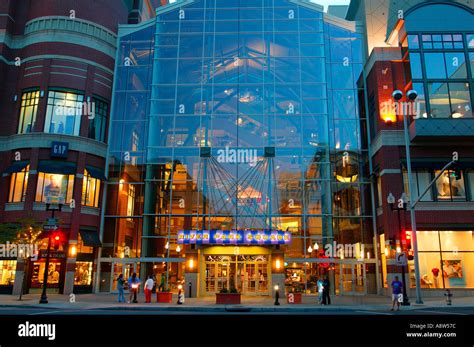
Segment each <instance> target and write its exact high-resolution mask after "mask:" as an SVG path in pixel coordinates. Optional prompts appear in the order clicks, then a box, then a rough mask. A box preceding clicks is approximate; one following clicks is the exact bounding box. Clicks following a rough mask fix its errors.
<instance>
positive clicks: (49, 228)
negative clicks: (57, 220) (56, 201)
mask: <svg viewBox="0 0 474 347" xmlns="http://www.w3.org/2000/svg"><path fill="white" fill-rule="evenodd" d="M58 229H59V226H58V225H57V224H45V225H43V230H44V231H54V230H58Z"/></svg>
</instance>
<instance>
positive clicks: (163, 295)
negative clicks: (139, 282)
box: [156, 292, 173, 304]
mask: <svg viewBox="0 0 474 347" xmlns="http://www.w3.org/2000/svg"><path fill="white" fill-rule="evenodd" d="M172 301H173V293H171V292H158V293H156V302H162V303H166V304H171V302H172Z"/></svg>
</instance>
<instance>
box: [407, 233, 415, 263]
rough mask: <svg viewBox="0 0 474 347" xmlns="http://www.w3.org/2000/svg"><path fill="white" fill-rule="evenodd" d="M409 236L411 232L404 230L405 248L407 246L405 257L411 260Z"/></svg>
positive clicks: (411, 251)
mask: <svg viewBox="0 0 474 347" xmlns="http://www.w3.org/2000/svg"><path fill="white" fill-rule="evenodd" d="M411 236H412V233H411V231H409V230H407V231H405V240H406V248H407V258H408V260H413V255H414V253H413V250H412V248H411V240H412V239H411Z"/></svg>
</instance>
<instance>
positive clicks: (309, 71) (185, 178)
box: [100, 0, 375, 295]
mask: <svg viewBox="0 0 474 347" xmlns="http://www.w3.org/2000/svg"><path fill="white" fill-rule="evenodd" d="M119 36H120V37H119V52H118V56H117V67H116V80H115V86H114V99H113V109H112V122H111V128H110V129H111V131H110V134H111V138H110V147H109V155H108V177H109V182H108V185H107V186H108V189H107V200H106V201H107V205H106V209H105V214H104V223H103V236H104V237H103V240H104V241H103V242H104V248H103V249H102V255H101V265H100V266H101V279H102V281H101V288H100V290H103V291H109V290H114V289H115V282H114V280H113V279H114V278H116V275H117V274H118V273H125V275H128V274H129V273H130V272H132V271H137V272H138V271H139V272H140V274H141V276H145V275H149V274H151V273H154V274H155V276H157V277H158V281H159V276H160V275H161V274H163V276H165V278H166V284H167V286H169V287H171V289H173V288H174V287H175V286H176V285H177V284H178V283H182V282H180V281H183V280H185V281H186V283H187V282H188V277H189V278H191V277H192V278H193V281H194V280H195V281H197V284H196V285H197V287H198V288H199V289H198V292H197V295H206V294H209V293H214V292H217V291H219V290H220V289H222V288H230V287H237V289H238V290H239V291H241V292H243V293H244V294H264V295H269V294H271V288H272V287H271V286H272V283H276V281H278V278H280V277H278V276H277V275H278V274H280V276H284V277H285V280H284V281H285V286H286V287H288V289H291V288H293V289H294V288H295V287H298V288H300V289H303V290H305V291H306V292H308V293H310V292H314V291H315V288H316V278H319V277H321V276H326V275H328V276H330V278H331V279H332V281H333V283H334V287H335V291H336V293H342V292H348V293H352V292H354V293H355V292H367V291H369V292H370V291H371V288H372V287H373V288H374V290H375V283H373V282H374V281H375V274H371V272H373V271H374V270H373V269H374V268H375V266H373V264H374V262H375V260H374V259H373V258H374V252H373V244H372V242H373V237H372V220H371V217H370V215H371V211H370V209H369V205H370V204H369V202H370V184H369V182H368V180H367V179H366V177H365V170H366V169H365V163H366V160H367V158H366V148H364V147H363V145H364V144H365V141H363V140H362V139H363V138H364V128H365V121H364V120H363V119H361V118H360V115H359V106H358V103H357V96H358V90H357V80H358V79H359V76H360V74H361V71H362V47H361V45H362V38H361V35H360V34H359V33H357V32H356V31H355V25H354V23H351V22H347V21H345V20H342V19H338V18H333V17H331V16H328V15H327V14H325V13H324V12H323V11H322V7H320V6H318V5H315V4H313V3H310V2H309V1H304V0H300V1H298V0H295V1H285V0H201V1H199V0H196V1H178V2H176V3H173V4H169V5H166V6H164V7H161V8H158V9H157V16H156V19H154V20H151V21H149V22H147V23H143V24H141V25H128V26H124V27H122V28H121V30H120V34H119ZM191 231H200V232H201V233H202V231H213V232H215V231H228V233H230V232H231V231H234V232H235V231H242V232H245V231H252V232H253V233H254V236H255V237H256V235H259V234H258V233H259V232H260V233H261V236H262V237H267V236H268V235H270V234H271V233H272V232H276V231H281V232H282V233H283V234H285V235H290V236H289V239H288V242H285V243H282V244H281V245H276V244H267V243H266V242H262V243H258V242H257V243H258V245H256V244H254V243H253V242H249V243H247V244H246V243H245V242H244V243H239V242H233V241H232V240H227V241H223V242H220V243H219V242H214V241H211V242H210V243H209V244H207V245H202V244H200V243H201V242H194V243H193V242H184V241H183V240H178V235H183V234H186V233H188V234H189V233H190V232H191ZM236 233H238V232H236ZM265 235H266V236H265ZM338 245H343V246H345V249H344V251H341V249H340V248H337V246H338ZM348 246H349V247H348ZM351 247H352V248H351ZM331 252H332V253H331ZM279 257H281V265H280V260H279V259H280V258H279ZM276 259H278V266H276V265H275V260H276ZM234 263H235V267H234ZM190 264H192V266H191V265H190ZM191 273H192V275H189V274H191ZM196 274H197V275H196ZM188 275H189V276H188ZM196 276H197V277H198V279H197V280H196V279H195V277H196ZM109 280H110V281H109Z"/></svg>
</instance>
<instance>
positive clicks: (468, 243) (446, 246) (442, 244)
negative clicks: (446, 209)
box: [417, 231, 474, 289]
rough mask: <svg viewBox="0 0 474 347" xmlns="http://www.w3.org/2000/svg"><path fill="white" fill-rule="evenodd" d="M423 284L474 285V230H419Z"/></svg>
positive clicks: (428, 285) (459, 286)
mask: <svg viewBox="0 0 474 347" xmlns="http://www.w3.org/2000/svg"><path fill="white" fill-rule="evenodd" d="M417 236H418V245H419V250H420V251H419V262H420V272H421V279H420V281H421V287H422V288H434V289H436V288H474V270H472V269H473V265H474V238H473V233H472V231H419V232H418V233H417Z"/></svg>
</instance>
